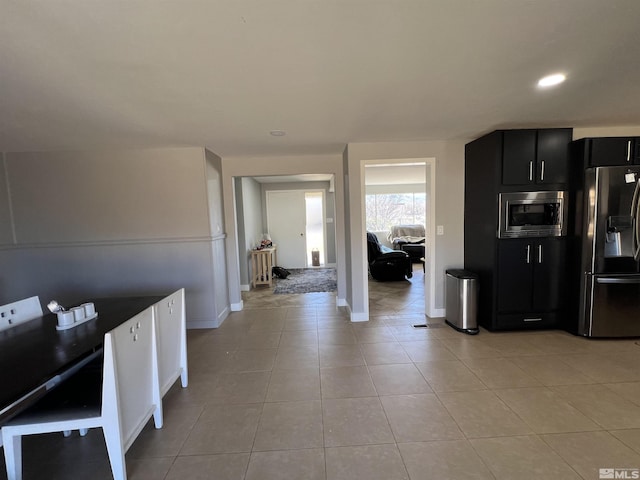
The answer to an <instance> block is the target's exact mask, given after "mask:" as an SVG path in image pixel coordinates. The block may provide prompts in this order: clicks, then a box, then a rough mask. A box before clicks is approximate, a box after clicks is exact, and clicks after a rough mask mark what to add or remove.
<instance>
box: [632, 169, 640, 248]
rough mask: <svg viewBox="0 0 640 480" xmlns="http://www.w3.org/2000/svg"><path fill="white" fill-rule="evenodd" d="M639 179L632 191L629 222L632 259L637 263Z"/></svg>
mask: <svg viewBox="0 0 640 480" xmlns="http://www.w3.org/2000/svg"><path fill="white" fill-rule="evenodd" d="M639 197H640V179H638V181H637V182H636V188H635V190H634V191H633V200H632V201H631V221H632V225H633V230H634V231H633V258H634V259H635V260H636V261H638V259H640V222H639V221H638V220H639V218H640V198H639Z"/></svg>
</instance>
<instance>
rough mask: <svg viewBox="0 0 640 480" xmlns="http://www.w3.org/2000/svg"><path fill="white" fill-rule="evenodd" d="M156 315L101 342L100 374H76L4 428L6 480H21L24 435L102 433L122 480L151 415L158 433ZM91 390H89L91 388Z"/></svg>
mask: <svg viewBox="0 0 640 480" xmlns="http://www.w3.org/2000/svg"><path fill="white" fill-rule="evenodd" d="M153 317H154V309H153V307H150V308H148V309H147V310H145V311H144V312H142V313H140V314H138V315H136V316H135V317H133V318H131V319H130V320H128V321H126V322H125V323H123V324H122V325H120V326H118V327H116V328H115V329H113V330H112V331H110V332H108V333H107V334H106V335H105V337H104V362H103V367H102V388H100V387H99V384H100V377H101V375H100V370H99V369H98V372H97V374H95V369H94V371H93V372H92V371H91V369H90V368H88V369H83V370H80V371H79V372H78V373H76V374H75V375H74V376H72V377H71V378H70V379H69V380H67V381H66V382H64V383H63V384H62V385H60V386H59V387H58V388H57V389H55V390H53V391H52V392H50V393H49V394H48V395H47V396H45V397H44V398H43V399H42V400H41V401H40V402H38V403H37V404H36V405H34V406H33V407H30V408H29V409H27V410H26V411H25V412H23V413H22V414H20V415H18V416H17V417H15V418H13V419H12V420H10V421H9V422H8V423H7V424H6V425H4V426H3V427H2V439H3V441H4V456H5V461H6V466H7V477H8V479H9V480H20V479H21V478H22V448H21V440H22V435H33V434H39V433H49V432H59V431H65V430H75V429H88V428H94V427H102V431H103V433H104V438H105V442H106V445H107V451H108V454H109V461H110V462H111V471H112V473H113V478H114V479H115V480H126V478H127V471H126V465H125V457H124V455H125V452H126V451H127V450H128V449H129V447H130V446H131V444H132V443H133V441H134V440H135V439H136V437H137V436H138V434H139V433H140V431H141V430H142V428H143V427H144V425H145V424H146V423H147V421H148V420H149V418H150V417H151V416H152V415H153V417H154V421H155V426H156V428H160V427H162V403H161V398H160V390H159V384H158V364H157V351H156V342H155V321H154V318H153ZM91 387H92V388H91Z"/></svg>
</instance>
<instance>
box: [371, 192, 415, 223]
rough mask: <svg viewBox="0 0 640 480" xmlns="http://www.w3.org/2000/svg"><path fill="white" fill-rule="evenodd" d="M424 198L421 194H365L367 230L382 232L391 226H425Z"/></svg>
mask: <svg viewBox="0 0 640 480" xmlns="http://www.w3.org/2000/svg"><path fill="white" fill-rule="evenodd" d="M426 198H427V197H426V194H425V193H423V192H414V193H376V194H367V195H366V206H365V208H366V219H367V230H368V231H370V232H384V231H388V230H390V229H391V227H392V226H393V225H408V224H417V225H426V223H427V222H426V220H427V213H426V212H427V208H426Z"/></svg>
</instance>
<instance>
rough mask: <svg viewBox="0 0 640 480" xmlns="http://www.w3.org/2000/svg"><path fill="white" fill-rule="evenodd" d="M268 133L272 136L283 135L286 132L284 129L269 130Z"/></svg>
mask: <svg viewBox="0 0 640 480" xmlns="http://www.w3.org/2000/svg"><path fill="white" fill-rule="evenodd" d="M269 134H270V135H273V136H274V137H284V136H285V135H286V134H287V132H285V131H284V130H271V131H270V132H269Z"/></svg>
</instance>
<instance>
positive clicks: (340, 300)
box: [336, 298, 349, 307]
mask: <svg viewBox="0 0 640 480" xmlns="http://www.w3.org/2000/svg"><path fill="white" fill-rule="evenodd" d="M336 306H337V307H348V306H349V304H348V303H347V299H346V298H336Z"/></svg>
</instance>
